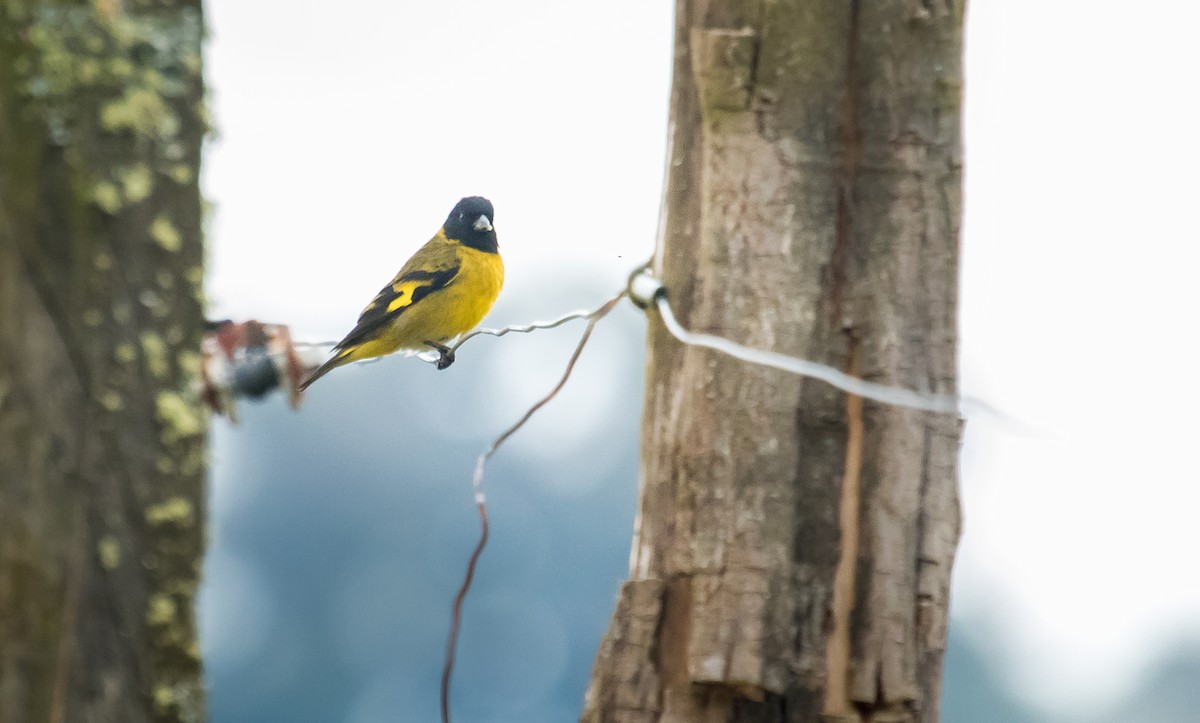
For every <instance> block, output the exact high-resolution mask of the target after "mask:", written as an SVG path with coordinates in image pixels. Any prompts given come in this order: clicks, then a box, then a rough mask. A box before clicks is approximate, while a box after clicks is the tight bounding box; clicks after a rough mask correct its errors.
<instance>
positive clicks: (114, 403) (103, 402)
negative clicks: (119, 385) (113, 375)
mask: <svg viewBox="0 0 1200 723" xmlns="http://www.w3.org/2000/svg"><path fill="white" fill-rule="evenodd" d="M97 401H98V402H100V406H102V407H104V408H105V409H106V410H107V411H109V412H119V411H121V410H122V409H124V408H125V400H124V399H122V398H121V395H120V394H118V393H117V392H116V391H114V390H112V389H109V390H108V391H106V392H104V393H103V394H101V395H100V397H99V399H97Z"/></svg>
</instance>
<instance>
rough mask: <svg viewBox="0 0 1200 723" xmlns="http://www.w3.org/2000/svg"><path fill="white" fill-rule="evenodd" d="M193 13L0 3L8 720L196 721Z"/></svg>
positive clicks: (160, 5) (0, 433)
mask: <svg viewBox="0 0 1200 723" xmlns="http://www.w3.org/2000/svg"><path fill="white" fill-rule="evenodd" d="M202 24H203V20H202V17H201V12H200V6H199V0H156V1H155V2H149V1H148V0H125V2H121V0H94V1H92V2H82V1H74V2H72V1H68V0H60V1H57V2H55V1H53V0H40V1H36V2H34V1H32V0H25V1H22V0H16V1H15V2H4V3H0V721H6V722H8V721H13V722H16V721H31V722H32V721H50V722H51V723H64V722H66V721H71V722H72V723H73V722H75V721H84V722H86V721H119V722H121V723H138V722H139V721H198V720H203V719H204V717H205V706H204V694H203V686H202V683H201V677H200V676H201V666H200V656H199V650H198V647H197V643H196V627H195V618H194V615H193V602H194V596H195V592H196V585H197V580H198V575H199V568H200V559H201V552H202V547H203V531H204V527H203V525H204V494H203V480H204V467H205V458H204V454H205V446H204V443H205V430H206V421H205V416H204V415H203V414H202V413H201V411H200V408H199V406H198V405H197V404H196V402H195V399H194V397H195V394H194V393H193V391H192V388H191V382H192V380H193V379H194V378H195V375H196V372H197V368H198V364H199V355H198V350H199V345H200V337H201V334H202V332H203V314H202V302H201V282H202V263H203V246H202V240H201V231H200V224H201V201H200V192H199V186H198V170H199V164H200V144H201V139H202V137H203V135H204V133H205V130H206V123H205V120H204V100H203V92H204V91H203V82H202V79H201V57H200V43H201V36H202V30H203V28H202Z"/></svg>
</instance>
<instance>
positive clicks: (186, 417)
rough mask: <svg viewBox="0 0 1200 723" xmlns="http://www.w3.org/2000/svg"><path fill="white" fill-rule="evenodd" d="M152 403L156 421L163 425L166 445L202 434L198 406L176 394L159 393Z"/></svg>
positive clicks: (202, 428)
mask: <svg viewBox="0 0 1200 723" xmlns="http://www.w3.org/2000/svg"><path fill="white" fill-rule="evenodd" d="M154 402H155V404H154V406H155V408H156V411H157V413H158V420H159V421H160V422H161V423H162V425H163V433H162V434H163V440H164V441H166V442H167V443H168V444H170V443H174V442H177V441H179V440H181V439H186V438H188V437H195V436H197V435H199V434H202V433H203V432H204V416H203V415H202V414H201V412H200V407H199V405H196V404H191V403H189V402H187V401H186V400H185V399H184V398H183V396H182V395H180V394H179V393H178V392H172V391H162V392H159V393H158V396H156V397H155V400H154Z"/></svg>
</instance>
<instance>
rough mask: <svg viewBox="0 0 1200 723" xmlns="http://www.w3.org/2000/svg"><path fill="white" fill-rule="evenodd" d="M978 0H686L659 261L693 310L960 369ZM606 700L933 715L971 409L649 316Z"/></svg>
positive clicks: (609, 717)
mask: <svg viewBox="0 0 1200 723" xmlns="http://www.w3.org/2000/svg"><path fill="white" fill-rule="evenodd" d="M963 5H964V3H963V2H962V0H872V1H871V2H866V1H864V0H773V1H771V2H767V0H678V2H677V17H676V39H675V76H674V85H673V90H672V99H671V121H670V149H669V159H670V163H669V174H668V186H667V194H666V207H665V213H666V226H665V232H664V235H663V237H662V238H661V239H660V247H659V250H658V255H657V258H656V263H655V268H656V272H657V273H658V275H659V277H660V278H661V279H663V281H664V283H665V285H666V288H667V290H668V294H669V297H668V298H669V299H670V301H671V304H672V306H673V308H674V309H675V311H676V314H677V316H678V317H679V319H680V320H681V322H682V323H683V324H684V325H685V326H686V327H688V328H689V329H691V330H693V331H700V332H707V333H711V334H719V335H722V336H725V337H727V338H730V339H732V340H734V341H738V342H741V343H743V344H746V345H749V346H752V347H757V348H762V349H771V350H774V351H778V352H783V353H786V354H790V355H794V356H799V357H804V358H807V359H813V360H817V361H821V362H824V363H827V364H830V365H832V366H836V367H839V368H842V369H844V370H846V371H847V372H850V373H852V374H854V375H856V376H860V377H865V378H867V379H871V380H873V381H878V382H882V383H886V384H892V385H897V386H903V387H909V388H913V389H922V390H929V391H934V392H939V393H951V394H952V393H954V392H955V366H956V364H955V324H956V319H955V313H956V309H955V307H956V293H957V278H956V275H957V265H958V262H957V253H958V235H959V216H960V205H961V152H960V151H961V140H960V117H959V116H960V102H961V85H962V66H961V53H962V22H963V11H964V7H963ZM642 424H643V432H642V434H643V436H642V469H641V477H642V492H641V504H640V511H639V515H638V520H637V524H636V529H635V534H634V540H633V550H632V554H631V569H630V579H629V580H628V581H627V582H626V583H625V584H624V585H623V587H622V589H621V593H620V597H619V600H618V603H617V609H616V613H615V615H614V618H613V620H612V623H611V625H610V628H609V631H608V633H607V634H606V636H605V639H604V640H603V642H602V644H601V647H600V652H599V655H598V659H597V662H596V666H595V670H594V673H593V678H592V684H591V686H590V688H589V690H588V695H587V700H586V703H585V709H584V713H583V716H582V719H583V720H584V721H588V722H589V723H598V722H601V721H603V722H618V721H620V722H627V723H634V722H637V723H640V722H650V721H672V722H683V721H689V722H690V721H705V722H707V723H717V722H725V721H747V722H748V721H826V722H831V721H838V722H843V721H874V722H876V723H883V722H887V721H936V720H937V718H938V698H939V695H940V679H941V665H942V653H943V650H944V648H945V643H946V624H947V607H948V602H949V601H948V591H949V580H950V568H951V565H952V562H953V558H954V551H955V546H956V544H957V540H958V533H959V507H958V497H957V479H956V475H957V452H958V443H959V436H960V426H959V420H957V419H954V418H948V417H946V416H938V415H934V414H929V413H923V412H915V411H910V410H906V409H899V408H895V407H889V406H885V405H880V404H876V403H873V402H869V401H863V400H861V399H860V398H857V397H847V395H845V394H843V393H841V392H838V391H836V390H834V389H832V388H831V387H829V386H827V385H825V384H823V383H821V382H816V381H812V380H805V379H801V378H798V377H795V376H790V375H788V374H785V373H783V372H779V371H775V370H771V369H766V368H762V367H757V366H753V365H748V364H745V363H743V362H740V361H737V360H734V359H731V358H729V357H725V356H722V355H720V354H718V353H715V352H713V351H709V350H704V349H699V348H685V347H684V346H682V345H681V344H679V343H678V342H677V341H676V340H675V339H674V338H673V337H671V336H669V335H668V333H667V332H666V331H665V330H664V328H663V326H662V325H661V324H660V323H655V322H653V321H652V323H651V325H650V338H649V358H648V372H647V381H646V406H645V412H644V417H643V420H642Z"/></svg>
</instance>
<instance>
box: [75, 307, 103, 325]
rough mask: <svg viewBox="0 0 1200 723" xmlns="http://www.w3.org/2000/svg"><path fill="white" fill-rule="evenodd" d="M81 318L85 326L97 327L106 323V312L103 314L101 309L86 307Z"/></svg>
mask: <svg viewBox="0 0 1200 723" xmlns="http://www.w3.org/2000/svg"><path fill="white" fill-rule="evenodd" d="M80 318H81V319H82V320H83V325H84V326H87V327H91V328H95V327H97V326H100V325H101V324H103V323H104V314H101V313H100V310H99V309H84V311H83V313H82V314H81V315H80Z"/></svg>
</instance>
